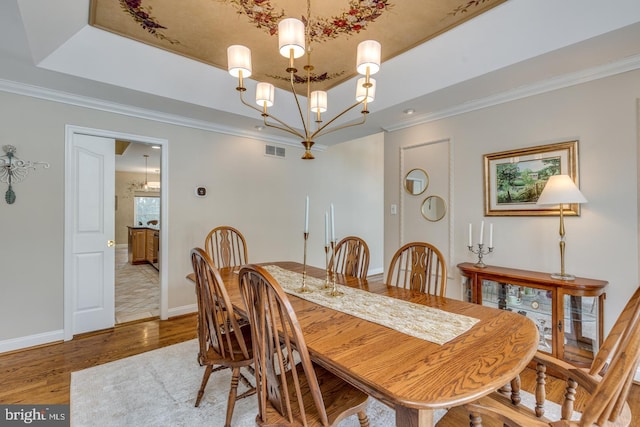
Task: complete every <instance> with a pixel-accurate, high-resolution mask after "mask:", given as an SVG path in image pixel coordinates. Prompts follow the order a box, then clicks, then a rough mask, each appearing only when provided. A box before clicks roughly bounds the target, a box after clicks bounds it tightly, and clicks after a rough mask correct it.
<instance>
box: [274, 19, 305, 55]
mask: <svg viewBox="0 0 640 427" xmlns="http://www.w3.org/2000/svg"><path fill="white" fill-rule="evenodd" d="M278 47H279V48H280V55H282V56H284V57H285V58H289V52H290V51H291V49H293V57H294V58H300V57H301V56H302V55H304V52H305V40H304V23H303V22H302V21H301V20H299V19H295V18H286V19H283V20H282V21H280V22H279V23H278Z"/></svg>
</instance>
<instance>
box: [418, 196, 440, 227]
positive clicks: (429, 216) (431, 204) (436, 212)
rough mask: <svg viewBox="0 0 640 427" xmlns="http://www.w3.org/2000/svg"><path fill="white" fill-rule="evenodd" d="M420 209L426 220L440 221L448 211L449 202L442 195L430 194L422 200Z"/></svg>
mask: <svg viewBox="0 0 640 427" xmlns="http://www.w3.org/2000/svg"><path fill="white" fill-rule="evenodd" d="M420 210H421V212H422V216H423V217H424V218H425V219H426V220H428V221H432V222H436V221H440V220H441V219H442V218H444V215H445V214H446V213H447V203H446V202H445V201H444V199H443V198H442V197H440V196H429V197H427V198H426V199H424V202H422V207H421V208H420Z"/></svg>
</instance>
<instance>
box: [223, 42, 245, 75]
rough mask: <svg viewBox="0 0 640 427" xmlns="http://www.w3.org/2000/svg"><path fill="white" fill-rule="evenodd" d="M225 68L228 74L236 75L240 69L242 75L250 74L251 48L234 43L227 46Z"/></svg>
mask: <svg viewBox="0 0 640 427" xmlns="http://www.w3.org/2000/svg"><path fill="white" fill-rule="evenodd" d="M227 68H228V70H229V74H231V75H232V76H233V77H238V76H239V75H240V71H242V77H249V76H250V75H251V49H249V48H248V47H246V46H242V45H239V44H234V45H232V46H229V47H228V48H227Z"/></svg>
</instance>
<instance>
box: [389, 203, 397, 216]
mask: <svg viewBox="0 0 640 427" xmlns="http://www.w3.org/2000/svg"><path fill="white" fill-rule="evenodd" d="M397 213H398V205H396V204H395V203H393V204H391V215H396V214H397Z"/></svg>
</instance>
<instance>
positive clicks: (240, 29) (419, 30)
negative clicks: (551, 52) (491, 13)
mask: <svg viewBox="0 0 640 427" xmlns="http://www.w3.org/2000/svg"><path fill="white" fill-rule="evenodd" d="M505 1H506V0H401V1H393V0H360V1H358V0H350V1H349V0H322V1H318V0H316V1H314V2H313V3H311V4H310V7H309V10H310V14H309V17H310V18H309V21H310V23H311V25H310V26H309V28H310V39H311V43H310V45H311V51H312V54H311V64H312V65H313V66H314V71H313V74H312V81H313V82H314V89H322V90H329V89H330V88H332V87H334V86H336V85H338V84H339V83H341V82H343V81H345V80H348V79H350V78H352V77H353V76H354V75H355V74H356V72H355V56H356V47H357V45H358V43H359V42H361V41H363V40H367V39H375V40H377V41H379V42H380V43H381V44H382V60H383V62H384V61H386V60H388V59H390V58H393V57H395V56H397V55H399V54H401V53H403V52H405V51H407V50H408V49H411V48H413V47H415V46H417V45H419V44H422V43H424V42H425V41H427V40H429V39H431V38H433V37H435V36H437V35H439V34H441V33H443V32H445V31H447V30H450V29H452V28H454V27H456V26H458V25H460V24H462V23H463V22H465V21H467V20H469V19H470V18H473V17H474V16H477V15H478V14H481V13H483V12H485V11H487V10H489V9H491V8H493V7H495V6H497V5H499V4H500V3H503V2H505ZM307 6H308V5H307V2H304V1H300V0H253V1H249V0H183V1H175V0H92V1H91V13H90V24H91V25H93V26H95V27H97V28H100V29H103V30H106V31H110V32H113V33H116V34H119V35H121V36H124V37H128V38H131V39H134V40H137V41H139V42H142V43H145V44H148V45H152V46H155V47H158V48H160V49H164V50H167V51H170V52H173V53H176V54H178V55H182V56H185V57H188V58H191V59H195V60H198V61H201V62H203V63H206V64H209V65H212V66H215V67H218V68H221V69H223V70H226V67H227V58H226V50H227V47H228V46H230V45H232V44H243V45H246V46H248V47H249V48H250V49H251V51H252V62H253V75H252V77H251V78H252V79H254V80H257V81H269V82H270V83H273V84H274V85H276V86H278V87H280V88H283V89H287V86H288V84H289V83H288V79H289V77H288V74H287V73H286V72H285V68H286V67H287V60H286V59H285V58H283V57H282V56H280V55H279V53H278V37H277V28H278V22H279V21H280V20H281V19H283V18H287V17H294V18H299V19H303V20H306V16H307V13H308V8H307ZM305 63H306V59H305V58H300V59H298V60H297V61H296V67H297V68H298V69H299V70H300V71H299V72H298V74H297V77H299V80H300V82H304V81H305V80H306V76H305V75H304V74H303V73H304V72H303V71H302V68H303V65H305ZM383 67H384V66H383ZM411 71H412V72H415V71H417V70H411ZM230 78H231V77H230Z"/></svg>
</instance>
